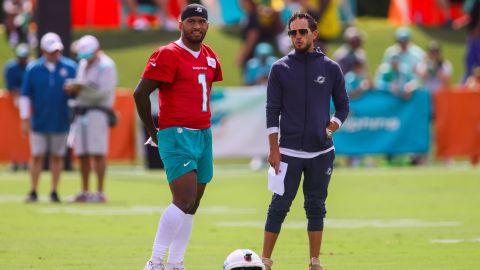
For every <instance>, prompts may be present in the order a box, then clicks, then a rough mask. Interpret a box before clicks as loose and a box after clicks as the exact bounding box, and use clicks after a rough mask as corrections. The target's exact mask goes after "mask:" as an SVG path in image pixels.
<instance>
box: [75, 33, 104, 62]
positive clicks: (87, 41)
mask: <svg viewBox="0 0 480 270" xmlns="http://www.w3.org/2000/svg"><path fill="white" fill-rule="evenodd" d="M99 48H100V43H99V42H98V39H97V38H96V37H94V36H92V35H86V36H83V37H82V38H80V39H79V40H78V42H77V46H76V50H77V58H78V59H87V60H88V59H90V58H92V57H93V54H94V53H95V52H96V51H97V50H98V49H99Z"/></svg>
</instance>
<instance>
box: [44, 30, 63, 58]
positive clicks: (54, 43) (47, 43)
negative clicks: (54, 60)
mask: <svg viewBox="0 0 480 270" xmlns="http://www.w3.org/2000/svg"><path fill="white" fill-rule="evenodd" d="M40 48H42V50H44V51H46V52H47V53H52V52H54V51H61V50H63V44H62V40H61V39H60V37H59V36H58V35H57V34H55V33H52V32H49V33H46V34H45V35H43V37H42V39H41V40H40Z"/></svg>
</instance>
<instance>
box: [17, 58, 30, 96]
mask: <svg viewBox="0 0 480 270" xmlns="http://www.w3.org/2000/svg"><path fill="white" fill-rule="evenodd" d="M32 70H33V65H32V64H29V65H28V66H27V69H26V70H25V74H23V79H22V87H21V88H20V94H21V95H22V96H27V97H30V96H31V95H32V84H31V76H32V75H31V74H32Z"/></svg>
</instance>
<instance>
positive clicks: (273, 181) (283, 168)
mask: <svg viewBox="0 0 480 270" xmlns="http://www.w3.org/2000/svg"><path fill="white" fill-rule="evenodd" d="M287 167H288V164H287V163H285V162H280V171H279V172H278V174H275V169H274V168H273V167H270V168H269V169H268V190H270V191H272V192H273V193H276V194H278V195H280V196H282V195H283V193H285V184H284V182H285V174H286V173H287Z"/></svg>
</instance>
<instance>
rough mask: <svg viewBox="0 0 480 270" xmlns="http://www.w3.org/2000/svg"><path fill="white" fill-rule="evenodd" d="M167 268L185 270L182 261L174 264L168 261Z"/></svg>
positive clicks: (168, 269) (169, 269)
mask: <svg viewBox="0 0 480 270" xmlns="http://www.w3.org/2000/svg"><path fill="white" fill-rule="evenodd" d="M167 270H186V269H185V266H184V265H183V262H181V263H175V264H171V263H168V264H167Z"/></svg>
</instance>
